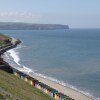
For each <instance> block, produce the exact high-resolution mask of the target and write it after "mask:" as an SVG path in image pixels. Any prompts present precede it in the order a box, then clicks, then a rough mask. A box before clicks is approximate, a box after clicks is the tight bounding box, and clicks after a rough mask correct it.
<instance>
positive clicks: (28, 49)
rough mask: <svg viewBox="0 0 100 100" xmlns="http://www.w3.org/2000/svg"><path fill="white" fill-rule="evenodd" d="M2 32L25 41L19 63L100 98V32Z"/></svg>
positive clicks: (18, 54) (18, 53)
mask: <svg viewBox="0 0 100 100" xmlns="http://www.w3.org/2000/svg"><path fill="white" fill-rule="evenodd" d="M1 32H3V33H6V34H8V35H10V36H13V37H15V38H18V39H20V40H21V41H22V43H21V48H19V49H17V50H16V52H17V56H18V57H19V58H20V62H19V63H21V64H23V65H25V66H27V67H29V68H31V69H33V70H34V71H35V72H36V73H41V74H43V75H45V76H49V77H53V78H55V79H57V80H60V81H63V82H65V83H68V84H71V85H72V86H74V87H76V88H78V89H80V90H82V91H86V92H89V93H90V94H91V95H93V96H95V97H99V98H100V29H70V30H27V31H26V30H9V31H8V30H1Z"/></svg>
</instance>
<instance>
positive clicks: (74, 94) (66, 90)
mask: <svg viewBox="0 0 100 100" xmlns="http://www.w3.org/2000/svg"><path fill="white" fill-rule="evenodd" d="M29 76H31V77H33V78H35V79H37V80H39V81H40V82H42V83H44V84H46V85H48V86H50V87H52V88H54V89H56V90H58V91H59V92H61V93H63V94H65V95H68V96H69V97H71V98H73V99H75V100H92V98H90V97H88V96H86V95H85V94H82V93H80V92H79V91H76V90H74V89H72V88H70V87H67V86H63V85H61V84H59V83H57V82H54V81H51V80H48V79H45V78H43V77H40V76H37V75H32V74H29Z"/></svg>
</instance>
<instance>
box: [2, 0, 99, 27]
mask: <svg viewBox="0 0 100 100" xmlns="http://www.w3.org/2000/svg"><path fill="white" fill-rule="evenodd" d="M0 22H28V23H41V24H65V25H69V27H70V28H100V0H0Z"/></svg>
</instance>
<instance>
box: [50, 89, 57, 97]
mask: <svg viewBox="0 0 100 100" xmlns="http://www.w3.org/2000/svg"><path fill="white" fill-rule="evenodd" d="M56 92H57V90H55V89H53V88H49V95H50V96H51V97H55V93H56Z"/></svg>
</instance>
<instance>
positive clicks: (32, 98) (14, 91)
mask: <svg viewBox="0 0 100 100" xmlns="http://www.w3.org/2000/svg"><path fill="white" fill-rule="evenodd" d="M4 98H6V99H4ZM0 100H53V99H52V98H51V97H49V96H47V95H46V94H43V93H42V92H41V91H39V90H37V89H36V88H34V87H32V86H31V85H29V84H27V83H26V82H24V81H22V80H20V79H19V78H17V77H16V76H14V75H13V74H9V73H7V72H4V71H1V70H0Z"/></svg>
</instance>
